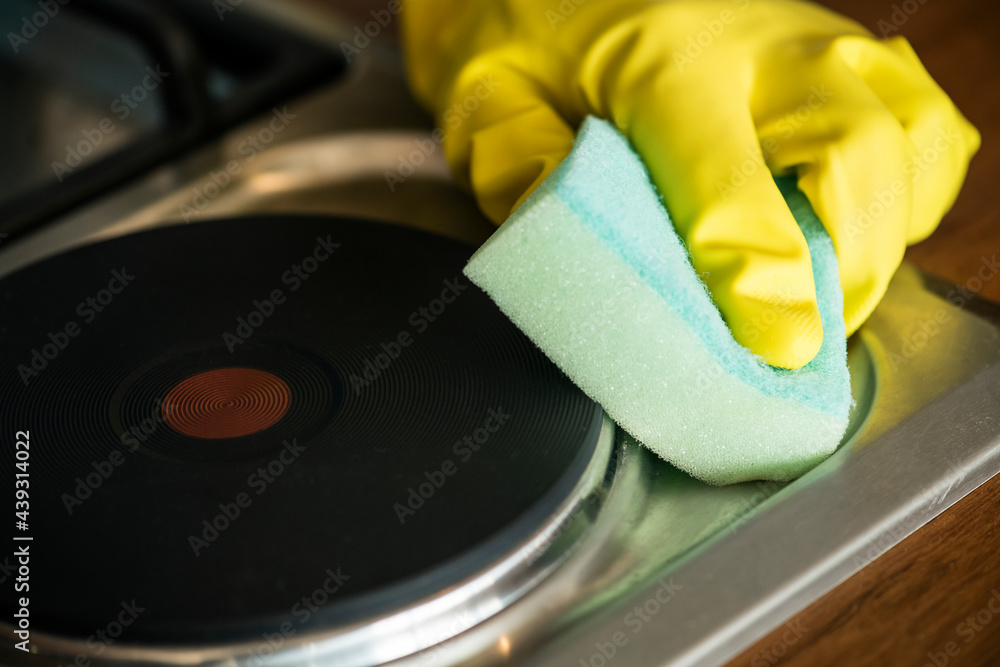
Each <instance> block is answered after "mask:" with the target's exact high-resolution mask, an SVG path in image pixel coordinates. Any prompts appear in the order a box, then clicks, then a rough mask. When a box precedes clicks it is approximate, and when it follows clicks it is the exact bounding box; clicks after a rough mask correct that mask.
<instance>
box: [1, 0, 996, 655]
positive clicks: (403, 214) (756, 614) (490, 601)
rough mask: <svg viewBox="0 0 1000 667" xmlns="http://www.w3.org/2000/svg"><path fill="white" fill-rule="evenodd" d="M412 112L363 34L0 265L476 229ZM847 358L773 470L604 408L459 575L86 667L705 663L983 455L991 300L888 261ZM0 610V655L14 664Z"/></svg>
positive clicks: (815, 593)
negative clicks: (560, 496)
mask: <svg viewBox="0 0 1000 667" xmlns="http://www.w3.org/2000/svg"><path fill="white" fill-rule="evenodd" d="M274 4H276V3H273V4H272V3H265V2H251V0H246V2H244V3H243V5H242V7H241V8H240V11H261V12H265V13H273V14H274V15H275V17H276V19H275V20H283V21H288V22H291V23H293V24H295V25H297V26H299V27H301V28H302V29H303V30H308V31H309V32H311V33H313V34H315V35H317V36H319V37H320V38H321V39H324V40H326V41H327V42H329V43H330V44H332V45H334V46H335V48H336V45H338V44H339V43H340V42H341V41H343V40H349V39H350V36H351V35H352V34H353V28H354V26H353V24H350V23H346V22H345V23H341V24H337V23H336V22H334V21H328V20H325V19H323V20H321V19H319V18H317V17H316V16H314V15H312V14H310V13H308V12H307V11H305V10H301V9H297V8H295V7H289V6H285V7H281V8H280V9H275V7H274ZM274 114H282V118H283V119H284V120H285V121H287V122H286V126H285V127H284V131H282V132H281V133H277V134H274V133H272V135H271V136H273V140H272V141H271V142H269V143H268V144H267V145H266V146H265V150H262V151H259V152H255V153H254V155H253V156H252V157H251V158H249V159H248V158H247V156H246V153H245V152H241V151H240V150H239V147H240V146H241V144H242V143H243V142H245V141H246V140H247V138H248V137H251V136H259V135H260V131H261V130H262V129H263V128H265V127H268V126H269V123H271V121H272V119H273V118H274V117H275V116H274ZM425 122H426V121H425V117H424V116H423V114H422V113H421V112H420V111H419V109H418V108H417V106H416V104H415V103H414V102H413V100H412V99H411V98H410V96H409V94H408V93H407V91H406V87H405V82H404V80H403V77H402V73H401V71H400V67H399V64H398V58H397V57H396V55H395V54H394V53H392V52H391V51H390V50H387V49H386V48H385V47H384V46H383V45H381V44H380V43H378V42H376V43H373V44H372V45H370V46H369V47H367V48H366V49H365V50H364V51H363V52H362V53H361V54H360V55H358V56H356V57H355V59H354V61H353V62H352V64H351V67H350V68H349V74H348V76H347V77H346V78H345V79H342V80H340V81H339V82H338V83H336V84H335V85H331V86H329V87H327V88H324V89H322V90H320V91H318V92H315V93H313V94H311V95H309V96H308V97H305V98H302V99H296V100H293V101H291V102H289V104H288V105H287V107H285V108H282V109H277V110H276V111H275V112H274V113H272V114H267V115H265V116H263V117H261V118H258V119H256V120H255V121H253V122H250V123H247V124H245V125H243V126H241V127H239V128H237V129H235V130H233V131H232V132H229V133H228V134H227V135H226V136H224V137H223V138H222V139H221V140H219V141H217V142H215V143H213V144H211V145H209V146H206V147H205V148H203V149H202V150H200V151H199V152H197V153H196V154H194V155H191V156H190V157H187V158H185V159H182V160H179V161H176V162H175V163H172V164H170V165H169V166H167V167H164V168H162V169H159V170H157V171H156V172H154V173H152V174H151V175H149V176H148V177H145V178H142V179H141V180H140V181H139V182H137V183H135V184H134V185H132V186H130V187H128V188H126V189H123V190H121V191H119V192H117V193H115V194H113V195H111V196H108V197H105V198H104V199H102V200H100V201H98V202H96V203H95V204H93V205H91V206H89V207H87V208H85V209H83V210H80V211H78V212H76V213H74V214H72V215H69V216H66V217H65V218H64V219H62V220H60V221H59V222H58V223H56V224H54V225H51V226H49V227H47V228H45V229H43V230H41V231H39V232H37V233H35V234H34V235H33V236H30V237H28V238H25V239H23V240H21V241H18V242H16V243H9V244H5V245H4V246H3V247H2V248H0V275H6V274H7V273H9V272H11V271H14V270H15V269H18V268H20V267H23V266H25V265H27V264H30V263H32V262H34V261H37V260H39V259H41V258H44V257H47V256H50V255H52V254H55V253H57V252H60V251H62V250H65V249H67V248H70V247H74V246H77V245H80V244H84V243H90V242H93V241H96V240H100V239H107V238H111V237H115V236H118V235H122V234H126V233H130V232H135V231H138V230H145V229H150V228H153V227H157V226H163V225H176V224H198V223H199V222H201V221H204V220H208V219H211V218H216V217H224V216H237V215H244V214H261V213H319V214H326V215H349V216H357V217H370V218H375V219H381V220H388V221H393V222H398V223H402V224H407V225H411V226H413V227H416V228H419V229H425V230H430V231H434V232H437V233H441V234H445V235H449V236H452V237H455V238H459V239H462V240H465V241H469V242H473V243H480V242H482V241H483V240H485V239H486V238H487V237H488V236H489V234H490V233H491V231H492V229H493V227H492V226H491V225H490V224H489V223H488V222H487V221H486V220H485V219H484V218H483V217H482V216H481V214H479V212H478V211H477V209H476V207H475V205H474V203H473V202H472V201H471V199H470V198H469V197H468V196H467V195H466V194H465V193H464V192H462V191H461V190H460V189H459V188H458V187H457V186H456V185H455V184H454V183H453V182H452V180H451V178H450V175H449V172H448V169H447V166H446V165H445V163H444V160H443V158H442V155H441V150H440V147H439V146H436V145H435V144H434V142H433V141H430V140H429V139H428V137H429V135H430V132H429V128H427V127H426V125H425ZM233 161H235V165H236V167H238V168H231V169H230V170H229V173H230V174H231V178H229V179H228V182H226V183H225V184H224V185H220V182H219V179H218V176H217V175H218V174H220V173H222V172H223V171H225V170H226V168H227V165H229V166H231V165H233V164H234V163H233ZM403 162H405V163H406V164H407V165H409V166H410V167H412V169H413V173H412V174H411V175H408V176H406V177H405V178H404V179H403V182H401V183H395V184H394V188H395V189H394V190H393V191H391V192H390V189H389V184H388V183H387V178H386V176H387V173H391V174H396V175H397V176H398V175H400V174H401V173H402V172H401V171H400V165H401V163H403ZM213 174H214V175H215V176H213ZM849 364H850V368H851V376H852V381H853V392H854V397H855V400H856V402H857V405H856V407H855V409H854V411H853V414H852V418H851V426H850V428H849V431H848V435H847V437H846V439H845V442H844V444H843V445H842V447H841V448H840V450H839V451H838V452H837V453H836V454H835V455H834V456H833V457H831V458H830V459H829V460H827V461H825V462H824V463H823V464H821V465H820V466H818V467H817V468H816V469H814V470H812V471H811V472H810V473H808V474H807V475H805V476H804V477H802V478H801V479H799V480H796V481H795V482H792V483H789V484H777V483H746V484H739V485H735V486H729V487H723V488H714V487H710V486H707V485H705V484H703V483H701V482H698V481H696V480H694V479H692V478H690V477H688V476H687V475H685V474H684V473H682V472H680V471H678V470H676V469H674V468H672V467H671V466H669V465H667V464H664V463H663V462H662V461H660V460H658V459H657V458H656V457H655V456H654V455H653V454H651V453H650V452H648V451H646V450H645V449H643V448H642V447H640V446H638V445H637V444H636V443H634V442H632V441H631V440H630V439H629V438H627V437H624V436H622V435H621V434H615V433H614V427H613V425H612V424H611V423H609V422H608V423H605V426H604V432H603V435H602V441H601V446H599V447H598V449H597V454H596V455H595V457H594V459H593V460H592V461H591V464H590V466H589V468H588V470H587V472H586V473H585V474H584V475H583V477H582V478H581V480H580V482H579V484H578V485H577V487H576V489H575V490H574V492H573V493H572V494H571V495H570V497H568V498H567V500H566V502H565V503H564V505H563V506H562V508H561V509H560V511H559V512H557V513H556V515H554V516H553V517H551V518H550V520H549V521H547V522H546V523H545V524H544V525H542V526H540V527H539V529H538V531H537V532H536V533H535V535H534V536H533V537H532V538H531V539H530V540H528V541H526V542H525V543H523V544H521V545H519V546H518V547H517V548H516V549H514V550H512V551H511V552H510V553H509V554H507V555H505V556H503V557H502V558H499V559H498V560H497V562H496V563H495V564H494V566H493V567H492V568H490V569H488V570H486V571H484V572H483V573H481V574H480V575H477V576H475V577H473V578H471V579H469V580H468V581H467V582H466V584H465V585H463V586H460V587H456V588H455V589H451V590H447V591H442V592H441V593H440V594H439V595H437V596H435V597H434V598H432V599H428V600H426V601H424V602H423V603H420V604H418V605H414V606H412V607H410V608H407V609H403V610H401V611H399V612H398V613H393V614H389V615H385V616H383V617H379V618H373V619H371V622H368V623H364V624H359V625H356V626H353V627H340V628H331V629H329V630H328V631H324V632H315V633H311V634H304V633H303V634H298V635H296V636H294V637H292V638H290V639H288V640H287V641H286V642H283V644H282V646H281V649H280V650H279V651H276V652H273V653H272V652H265V651H261V650H258V649H259V648H260V646H258V645H257V644H260V642H256V643H253V644H244V645H238V646H232V645H230V646H189V647H166V646H161V647H146V646H136V645H129V644H127V643H125V642H121V643H116V644H113V645H111V646H109V647H107V650H105V651H104V652H103V655H101V656H100V657H99V658H96V659H93V662H92V663H91V664H94V665H117V664H137V663H139V662H141V663H142V664H170V665H236V664H240V665H258V664H274V665H279V664H280V665H293V664H303V665H337V666H339V667H347V666H360V665H375V664H393V665H462V664H475V665H487V664H518V665H554V664H558V665H574V666H576V665H581V666H585V665H591V666H593V667H600V666H601V665H612V664H614V665H698V666H706V665H717V664H721V663H723V662H724V661H726V660H727V659H730V658H732V657H733V656H734V655H736V654H737V653H739V652H740V651H741V650H743V649H744V648H746V647H747V646H748V645H750V644H751V643H752V642H753V641H754V640H756V639H757V638H759V637H761V636H762V635H764V634H765V633H766V632H767V631H769V630H770V629H772V628H773V627H776V626H778V625H780V624H781V623H783V622H785V621H786V620H787V619H789V618H792V617H793V616H794V615H795V614H796V613H797V612H798V611H800V610H801V609H803V608H804V607H806V606H807V605H809V604H810V603H811V602H813V601H814V600H816V599H817V598H818V597H820V596H821V595H823V594H824V593H825V592H827V591H828V590H830V589H831V588H833V587H834V586H836V585H837V584H838V583H839V582H841V581H843V580H844V579H845V578H847V577H848V576H850V575H851V574H853V573H854V572H856V571H857V570H859V569H860V568H862V567H864V566H865V565H866V564H867V563H869V562H870V561H871V560H873V559H875V558H876V557H878V556H879V555H881V554H882V553H884V552H885V551H887V550H888V549H890V548H891V547H892V546H893V545H895V544H896V543H898V542H899V541H900V540H902V539H903V538H905V537H906V536H908V535H909V534H911V533H912V532H914V531H916V530H917V529H919V528H920V527H921V526H922V525H923V524H925V523H926V522H928V521H929V520H931V519H932V518H934V517H935V516H936V515H938V514H940V513H941V512H943V511H945V510H946V509H947V508H948V507H949V506H951V505H952V504H953V503H955V502H956V501H957V500H959V499H960V498H962V497H963V496H965V495H966V494H968V493H969V492H970V491H972V490H973V489H975V488H976V487H977V486H979V485H980V484H982V483H983V482H984V481H986V480H987V479H989V478H990V477H992V476H993V475H994V474H996V473H997V472H998V471H1000V308H997V307H995V306H992V305H990V304H988V303H986V302H983V301H980V300H978V299H976V298H975V297H974V296H973V295H968V293H962V292H956V291H955V290H954V289H953V288H952V287H951V286H949V285H943V284H940V283H939V282H937V281H936V280H933V279H930V278H928V277H927V276H925V275H923V274H921V273H920V272H919V271H918V270H916V269H915V268H914V267H912V266H909V265H905V264H904V266H903V267H902V268H901V269H900V270H899V271H898V273H897V274H896V276H895V278H894V279H893V282H892V284H891V286H890V288H889V292H888V294H887V295H886V297H885V299H884V300H883V302H882V303H881V305H880V306H879V307H878V309H877V310H876V312H875V314H874V315H873V316H872V317H871V319H870V320H869V321H868V322H867V323H866V324H865V326H864V327H863V328H862V330H861V331H860V332H859V333H858V334H857V335H855V336H854V337H853V338H852V339H851V341H850V343H849ZM803 437H808V434H803ZM4 627H5V635H6V636H7V637H8V640H7V641H5V642H4V648H3V649H2V650H0V654H2V656H3V660H4V662H5V663H12V662H13V663H15V664H24V663H23V657H22V656H23V654H18V653H15V652H13V651H12V649H10V646H11V644H12V641H11V640H10V639H9V638H10V637H12V636H13V635H12V630H11V628H10V627H9V626H4ZM33 643H34V645H35V647H36V649H37V650H38V653H36V654H34V655H33V656H31V660H32V664H69V663H71V662H72V660H73V659H74V657H75V656H76V654H77V652H78V651H79V650H80V646H79V645H78V644H76V643H74V642H71V641H68V640H64V639H60V638H56V637H45V636H40V635H33Z"/></svg>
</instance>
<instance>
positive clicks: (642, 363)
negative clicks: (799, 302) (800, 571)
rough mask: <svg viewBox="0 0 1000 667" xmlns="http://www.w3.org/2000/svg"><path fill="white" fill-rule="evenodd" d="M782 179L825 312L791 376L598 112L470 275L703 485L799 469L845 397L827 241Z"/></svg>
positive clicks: (821, 444) (836, 434) (842, 410)
mask: <svg viewBox="0 0 1000 667" xmlns="http://www.w3.org/2000/svg"><path fill="white" fill-rule="evenodd" d="M778 185H779V187H780V188H781V190H782V193H783V194H784V195H785V198H786V201H787V202H788V204H789V207H790V209H791V210H792V212H793V214H794V215H795V218H796V220H797V221H798V223H799V226H800V228H801V229H802V232H803V235H804V236H805V238H806V240H807V242H808V244H809V251H810V257H811V260H812V267H813V274H814V278H815V283H816V289H817V300H818V303H819V309H820V316H821V319H822V322H823V344H822V346H821V348H820V351H819V353H818V354H817V356H816V357H815V359H813V361H811V362H810V363H809V364H807V365H806V366H804V367H803V368H801V369H798V370H787V369H779V368H773V367H771V366H768V365H767V364H765V363H764V362H763V361H762V360H761V359H760V358H759V357H756V356H754V355H753V354H752V353H751V352H750V351H749V350H747V349H746V348H744V347H742V346H741V345H740V344H739V343H737V342H736V340H735V339H734V338H733V336H732V333H731V332H730V331H729V329H728V327H727V326H726V323H725V321H724V320H723V319H722V315H721V314H720V313H719V310H718V309H717V308H716V306H715V304H714V302H713V301H712V298H711V295H710V294H709V293H708V291H707V290H706V288H705V286H704V284H703V283H702V282H701V280H700V279H699V278H698V276H697V274H696V273H695V271H694V269H693V267H692V266H691V262H690V258H689V257H688V254H687V251H686V248H685V247H684V244H683V243H682V241H681V240H680V238H679V237H678V236H677V234H676V232H675V231H674V228H673V224H672V223H671V221H670V217H669V215H668V214H667V211H666V209H665V207H664V206H663V203H662V201H661V199H660V197H659V194H658V193H657V190H656V188H655V187H654V185H653V184H652V182H651V181H650V179H649V175H648V173H647V172H646V170H645V167H644V165H643V164H642V161H641V160H640V159H639V157H638V156H637V155H636V154H635V152H634V151H633V150H632V148H631V146H630V145H629V143H628V141H627V140H626V139H625V138H624V137H623V136H622V135H621V134H620V133H619V132H618V131H617V130H615V129H614V128H613V127H612V126H611V125H609V124H608V123H606V122H605V121H602V120H598V119H596V118H588V119H587V121H586V122H585V123H584V125H583V127H582V128H581V130H580V132H579V134H578V136H577V141H576V145H575V147H574V149H573V151H572V153H571V154H570V155H569V157H567V159H566V160H565V161H564V162H563V163H562V164H561V165H560V166H559V167H558V168H557V169H556V170H555V171H553V172H552V174H551V175H550V176H549V177H548V179H547V180H546V181H545V182H544V183H543V184H542V185H541V186H540V187H539V188H538V189H537V190H536V191H535V192H534V193H532V195H531V196H530V197H529V198H528V199H527V200H526V201H525V202H524V204H522V206H521V207H520V208H518V210H517V211H515V213H514V214H513V215H512V216H511V217H510V219H508V220H507V221H506V222H505V223H504V224H503V225H502V226H501V227H500V229H498V230H497V232H496V233H494V234H493V236H492V237H490V239H489V240H488V241H487V242H486V243H485V244H484V245H483V246H482V247H481V248H480V249H479V250H478V251H477V252H476V253H475V254H474V255H473V257H472V259H471V260H470V261H469V263H468V265H467V266H466V268H465V274H466V276H468V277H469V279H470V280H471V281H472V282H474V283H475V284H476V285H478V286H479V287H480V288H482V289H483V290H484V291H485V292H486V293H487V294H489V295H490V297H491V298H492V299H493V300H494V301H495V302H496V303H497V305H498V306H499V307H500V309H501V310H502V311H503V312H504V313H506V315H507V316H508V317H509V318H510V319H511V320H512V321H513V322H514V323H515V324H516V325H517V326H518V327H520V328H521V330H522V331H524V332H525V333H526V334H527V335H528V337H529V338H531V339H532V340H533V341H534V342H535V344H536V345H538V346H539V347H540V348H541V349H542V351H543V352H545V353H546V354H547V355H548V356H549V358H550V359H552V361H554V362H555V363H556V365H558V366H559V367H560V368H561V369H562V370H563V372H564V373H566V375H567V376H569V378H570V379H572V380H573V381H574V382H575V383H576V384H577V385H578V386H579V387H580V388H581V389H583V391H585V392H586V393H587V394H588V395H589V396H590V397H591V398H593V399H594V400H595V401H597V402H598V403H600V404H601V405H602V406H603V407H604V409H605V411H606V412H607V413H608V414H609V415H610V416H611V418H612V419H614V420H615V421H616V422H617V423H618V425H619V426H620V427H621V428H623V429H624V430H625V431H627V432H628V433H630V434H631V435H632V436H633V437H635V438H636V439H637V440H638V441H639V442H641V443H642V444H644V445H645V446H646V447H648V448H649V449H651V450H653V451H654V452H655V453H657V454H658V455H659V456H661V457H662V458H664V459H666V460H667V461H669V462H671V463H673V464H674V465H676V466H677V467H678V468H681V469H682V470H685V471H687V472H688V473H690V474H691V475H693V476H695V477H697V478H699V479H702V480H704V481H706V482H708V483H710V484H730V483H734V482H740V481H747V480H753V479H771V480H788V479H793V478H795V477H797V476H799V475H801V474H802V473H804V472H805V471H807V470H809V469H810V468H811V467H813V466H814V465H816V464H817V463H819V462H820V461H822V460H823V459H824V458H826V457H827V456H829V455H830V454H831V453H833V451H834V450H835V449H836V448H837V445H838V444H839V442H840V439H841V438H842V437H843V434H844V432H845V430H846V428H847V422H848V413H849V411H850V408H851V403H852V401H851V393H850V377H849V374H848V370H847V341H846V335H845V326H844V320H843V297H842V294H841V291H840V283H839V277H838V272H837V258H836V255H835V253H834V250H833V245H832V243H831V242H830V239H829V237H828V236H827V235H826V232H825V230H824V229H823V226H822V224H821V223H820V222H819V221H818V220H817V219H816V217H815V215H814V214H813V212H812V209H811V208H810V207H809V204H808V201H807V200H806V199H805V197H804V196H803V195H802V194H801V193H800V192H798V191H797V190H796V189H795V186H794V183H791V182H789V181H785V180H782V181H779V183H778Z"/></svg>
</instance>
